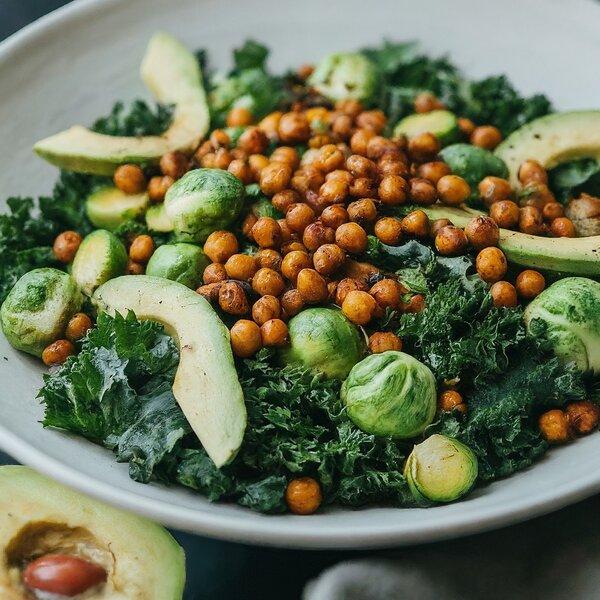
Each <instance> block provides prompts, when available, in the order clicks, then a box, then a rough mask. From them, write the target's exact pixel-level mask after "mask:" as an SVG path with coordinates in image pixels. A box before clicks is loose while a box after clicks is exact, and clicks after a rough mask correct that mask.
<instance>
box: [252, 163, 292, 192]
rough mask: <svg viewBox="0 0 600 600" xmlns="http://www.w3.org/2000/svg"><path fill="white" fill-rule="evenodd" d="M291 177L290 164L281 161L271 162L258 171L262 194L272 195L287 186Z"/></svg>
mask: <svg viewBox="0 0 600 600" xmlns="http://www.w3.org/2000/svg"><path fill="white" fill-rule="evenodd" d="M291 178H292V167H290V165H288V164H287V163H282V162H271V163H269V164H268V165H267V166H266V167H264V168H263V169H262V170H261V172H260V176H259V185H260V189H261V191H262V192H263V194H266V195H267V196H273V195H274V194H276V193H277V192H281V191H283V190H284V189H285V188H287V187H288V184H289V183H290V179H291Z"/></svg>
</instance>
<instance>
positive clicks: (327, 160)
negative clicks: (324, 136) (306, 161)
mask: <svg viewBox="0 0 600 600" xmlns="http://www.w3.org/2000/svg"><path fill="white" fill-rule="evenodd" d="M343 165H344V155H343V154H342V152H341V151H340V149H339V148H338V147H337V146H336V145H335V144H327V145H325V146H322V147H321V148H320V149H319V152H318V153H317V155H316V158H315V160H314V162H313V166H314V167H315V168H316V169H319V170H320V171H323V172H324V173H331V171H335V170H337V169H341V168H342V167H343Z"/></svg>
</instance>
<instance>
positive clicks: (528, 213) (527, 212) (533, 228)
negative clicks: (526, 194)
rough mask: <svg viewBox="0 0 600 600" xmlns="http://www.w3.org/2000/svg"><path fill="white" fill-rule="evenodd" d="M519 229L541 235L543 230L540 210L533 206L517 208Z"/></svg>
mask: <svg viewBox="0 0 600 600" xmlns="http://www.w3.org/2000/svg"><path fill="white" fill-rule="evenodd" d="M519 230H520V231H522V232H523V233H528V234H530V235H541V234H542V233H544V231H545V227H544V219H543V217H542V211H541V210H540V209H539V208H536V207H535V206H524V207H523V208H521V209H519Z"/></svg>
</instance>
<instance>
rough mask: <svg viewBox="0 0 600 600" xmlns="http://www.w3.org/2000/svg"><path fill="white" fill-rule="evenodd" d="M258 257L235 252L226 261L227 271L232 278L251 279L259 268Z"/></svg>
mask: <svg viewBox="0 0 600 600" xmlns="http://www.w3.org/2000/svg"><path fill="white" fill-rule="evenodd" d="M257 268H258V267H257V265H256V259H255V258H254V256H250V255H249V254H234V255H233V256H230V257H229V258H228V259H227V261H226V262H225V271H226V272H227V276H228V277H229V278H230V279H238V280H239V281H250V279H252V278H253V277H254V274H255V273H256V270H257Z"/></svg>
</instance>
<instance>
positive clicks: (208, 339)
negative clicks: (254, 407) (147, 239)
mask: <svg viewBox="0 0 600 600" xmlns="http://www.w3.org/2000/svg"><path fill="white" fill-rule="evenodd" d="M92 300H93V302H94V304H95V305H96V306H97V307H98V310H100V311H105V312H108V313H110V314H114V313H115V312H119V313H122V314H125V313H126V312H127V311H128V310H132V311H133V312H134V313H135V314H136V316H137V317H138V319H151V320H153V321H159V322H160V323H162V324H163V325H164V326H165V328H166V331H167V333H169V334H171V335H172V336H173V338H174V339H175V341H176V343H177V345H178V346H179V351H180V359H179V367H178V368H177V373H176V375H175V382H174V384H173V394H174V396H175V398H176V400H177V402H178V403H179V406H180V407H181V410H182V411H183V413H184V415H185V416H186V418H187V420H188V422H189V424H190V426H191V428H192V429H193V430H194V432H195V433H196V435H197V436H198V439H199V440H200V441H201V442H202V445H203V446H204V449H205V450H206V453H207V454H208V455H209V456H210V458H211V459H212V460H213V462H214V463H215V465H216V466H217V467H221V466H223V465H224V464H227V463H228V462H230V461H231V460H233V458H234V457H235V455H236V453H237V451H238V450H239V448H240V446H241V444H242V440H243V437H244V432H245V430H246V406H245V404H244V395H243V393H242V388H241V386H240V383H239V381H238V377H237V372H236V370H235V365H234V362H233V353H232V351H231V345H230V343H229V331H228V329H227V327H226V326H225V325H224V324H223V322H222V321H221V319H219V317H218V316H217V313H216V312H215V311H214V310H213V308H212V307H211V305H210V304H209V303H208V302H207V301H206V300H205V299H204V298H203V297H202V296H200V295H199V294H196V292H194V291H192V290H190V289H189V288H187V287H185V285H182V284H181V283H177V282H176V281H170V280H168V279H163V278H162V277H151V276H149V275H126V276H124V277H117V278H116V279H112V280H111V281H109V282H107V283H105V284H104V285H102V286H100V287H99V288H98V289H97V290H96V293H95V294H94V296H93V299H92Z"/></svg>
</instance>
